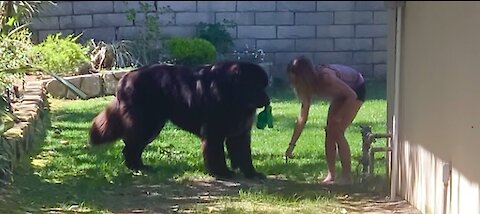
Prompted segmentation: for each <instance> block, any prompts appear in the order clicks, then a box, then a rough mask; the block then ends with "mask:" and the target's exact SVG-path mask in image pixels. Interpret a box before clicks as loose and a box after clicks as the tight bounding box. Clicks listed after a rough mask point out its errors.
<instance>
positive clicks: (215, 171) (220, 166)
mask: <svg viewBox="0 0 480 214" xmlns="http://www.w3.org/2000/svg"><path fill="white" fill-rule="evenodd" d="M224 141H225V138H224V137H222V136H218V135H210V136H208V137H207V138H206V139H202V151H203V160H204V164H205V167H206V169H207V171H208V173H209V174H210V175H212V176H214V177H217V178H232V177H233V175H234V172H233V171H231V170H229V169H228V167H227V164H226V162H225V152H224V147H223V143H224Z"/></svg>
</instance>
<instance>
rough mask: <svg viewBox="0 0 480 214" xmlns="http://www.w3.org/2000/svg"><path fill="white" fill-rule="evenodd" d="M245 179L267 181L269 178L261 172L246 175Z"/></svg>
mask: <svg viewBox="0 0 480 214" xmlns="http://www.w3.org/2000/svg"><path fill="white" fill-rule="evenodd" d="M244 175H245V178H247V179H259V180H266V179H267V176H265V175H264V174H263V173H260V172H252V173H244Z"/></svg>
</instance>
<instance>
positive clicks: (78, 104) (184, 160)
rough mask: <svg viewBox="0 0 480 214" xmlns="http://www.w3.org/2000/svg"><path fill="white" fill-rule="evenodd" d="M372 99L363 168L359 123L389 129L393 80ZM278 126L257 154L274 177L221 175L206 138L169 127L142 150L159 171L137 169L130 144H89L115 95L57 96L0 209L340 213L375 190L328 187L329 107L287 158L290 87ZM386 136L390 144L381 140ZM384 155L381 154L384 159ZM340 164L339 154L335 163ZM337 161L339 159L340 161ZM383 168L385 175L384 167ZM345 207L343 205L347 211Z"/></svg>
mask: <svg viewBox="0 0 480 214" xmlns="http://www.w3.org/2000/svg"><path fill="white" fill-rule="evenodd" d="M367 89H368V93H367V101H366V102H365V104H364V106H363V107H362V108H361V109H360V112H359V113H358V116H357V118H356V119H355V121H354V123H353V125H352V126H350V127H349V128H348V130H347V136H346V137H347V139H348V140H349V142H350V145H351V150H352V155H353V158H352V167H353V170H356V167H357V165H358V162H357V159H358V158H359V157H360V155H361V142H362V141H361V134H360V129H359V127H358V126H359V125H360V124H365V125H370V126H371V127H372V130H373V131H374V132H381V133H384V132H385V129H386V100H385V84H381V83H369V84H368V88H367ZM270 94H271V96H272V107H273V115H274V120H275V121H274V128H273V129H269V128H266V129H264V130H259V129H257V128H255V127H254V128H253V133H252V142H253V143H252V150H253V151H252V152H253V158H254V165H255V166H256V167H257V170H258V171H260V172H263V173H265V174H266V175H268V179H267V181H263V182H262V181H250V180H245V179H244V178H242V177H241V175H239V177H238V178H237V179H234V180H232V181H217V180H214V179H213V178H211V177H209V176H207V175H206V174H205V172H204V170H203V162H202V155H201V151H200V143H199V140H198V139H197V138H196V137H195V136H193V135H191V134H189V133H187V132H184V131H181V130H179V129H176V128H175V127H174V126H173V125H172V124H167V126H166V127H165V128H164V129H163V132H162V133H161V135H160V136H158V137H157V139H156V140H155V141H154V142H153V143H152V144H150V145H149V146H148V147H147V149H146V151H145V152H144V154H143V159H144V161H145V163H146V164H149V165H152V166H154V167H155V168H156V169H157V171H156V172H154V173H149V174H140V175H139V174H133V173H131V172H130V171H129V170H127V169H126V167H125V166H124V164H123V158H122V155H121V149H122V146H123V143H121V142H120V141H119V142H117V143H115V144H110V145H106V146H100V147H95V148H90V147H87V138H88V129H89V127H90V123H91V120H92V119H93V117H94V116H95V115H96V114H97V113H99V112H100V111H101V110H102V109H103V108H104V107H105V105H106V104H107V103H108V102H109V101H110V100H111V99H112V97H102V98H95V99H90V100H86V101H82V100H78V101H67V100H57V99H50V100H49V101H50V107H51V112H50V117H51V121H52V124H51V128H50V129H49V130H48V133H47V136H46V138H45V141H44V143H43V144H42V145H41V148H40V149H39V150H38V151H36V153H35V154H34V155H33V156H32V157H31V158H30V159H28V160H25V163H23V164H21V166H20V167H18V168H17V169H16V171H15V175H14V179H15V181H14V183H13V186H12V188H11V190H10V191H9V194H6V195H7V196H6V198H3V199H2V198H1V197H0V199H2V200H0V213H5V212H7V211H8V212H9V213H11V212H14V211H19V212H22V213H25V212H32V213H38V212H56V211H58V212H94V213H103V212H105V213H110V212H173V211H178V212H187V211H194V212H224V213H245V212H259V213H260V212H262V213H263V212H268V213H288V212H302V213H318V211H319V210H324V211H325V212H333V213H336V212H340V210H339V209H340V208H341V207H342V205H341V203H340V202H341V200H340V199H339V198H342V197H345V195H351V196H350V197H353V196H352V195H355V194H360V193H365V192H368V189H367V188H366V187H365V185H355V186H353V187H335V188H332V187H325V186H322V185H320V184H319V182H320V181H321V179H322V178H323V177H324V176H325V173H326V162H325V157H324V149H323V147H324V146H323V143H324V135H325V133H324V130H323V127H324V125H325V119H326V113H327V108H328V105H327V103H326V102H323V101H317V102H316V103H315V105H313V106H312V109H311V113H310V119H309V121H308V124H307V126H306V128H305V129H304V132H303V134H302V136H301V137H300V139H299V142H298V144H297V147H296V150H295V156H296V158H295V159H292V160H291V161H289V163H288V164H286V163H285V160H284V159H283V154H284V152H285V150H286V149H287V146H288V143H289V140H290V137H291V134H292V131H293V126H294V122H295V118H296V116H297V114H298V111H299V107H300V104H299V103H298V102H297V100H296V98H295V97H294V95H293V93H292V92H291V90H289V89H288V90H275V91H271V92H270ZM379 143H383V142H382V141H379ZM382 157H383V155H379V157H378V159H381V158H382ZM337 163H338V161H337ZM337 166H338V167H339V166H340V164H339V163H338V164H337ZM376 170H377V173H379V174H382V173H384V168H383V167H382V165H381V164H380V162H379V164H377V168H376ZM342 209H343V208H342Z"/></svg>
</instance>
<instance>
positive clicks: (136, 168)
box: [127, 164, 155, 174]
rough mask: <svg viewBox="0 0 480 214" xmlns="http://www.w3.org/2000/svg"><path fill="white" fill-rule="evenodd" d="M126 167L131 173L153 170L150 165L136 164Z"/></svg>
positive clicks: (150, 171)
mask: <svg viewBox="0 0 480 214" xmlns="http://www.w3.org/2000/svg"><path fill="white" fill-rule="evenodd" d="M127 167H128V169H130V170H132V172H133V173H137V174H138V173H152V172H155V168H153V167H152V166H150V165H144V164H142V165H136V166H127Z"/></svg>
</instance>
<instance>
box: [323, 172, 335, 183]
mask: <svg viewBox="0 0 480 214" xmlns="http://www.w3.org/2000/svg"><path fill="white" fill-rule="evenodd" d="M334 182H335V176H332V175H331V174H330V173H329V174H328V175H327V177H326V178H325V179H323V181H322V184H333V183H334Z"/></svg>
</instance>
